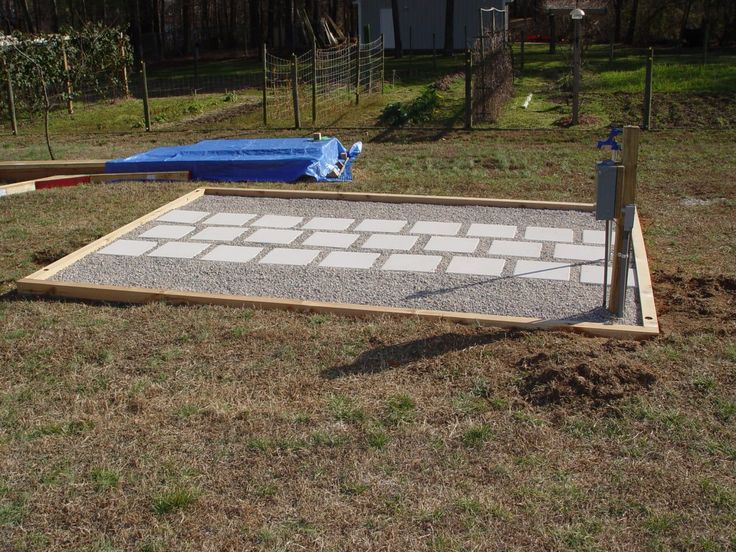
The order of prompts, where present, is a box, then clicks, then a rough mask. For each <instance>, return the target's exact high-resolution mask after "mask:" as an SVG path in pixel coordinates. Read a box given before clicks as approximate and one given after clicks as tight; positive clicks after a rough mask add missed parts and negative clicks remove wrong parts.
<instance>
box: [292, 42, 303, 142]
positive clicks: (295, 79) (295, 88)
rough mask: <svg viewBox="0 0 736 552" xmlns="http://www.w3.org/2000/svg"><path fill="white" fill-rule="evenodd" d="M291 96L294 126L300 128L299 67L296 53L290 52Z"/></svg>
mask: <svg viewBox="0 0 736 552" xmlns="http://www.w3.org/2000/svg"><path fill="white" fill-rule="evenodd" d="M291 96H292V99H293V100H294V128H295V129H297V130H299V129H300V128H302V119H301V116H300V114H299V68H298V67H297V61H296V54H291Z"/></svg>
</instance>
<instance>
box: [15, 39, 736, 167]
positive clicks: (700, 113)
mask: <svg viewBox="0 0 736 552" xmlns="http://www.w3.org/2000/svg"><path fill="white" fill-rule="evenodd" d="M513 50H514V56H515V59H516V62H517V74H516V77H515V81H514V95H513V98H512V99H511V100H510V101H509V102H508V104H507V105H506V107H505V108H504V109H503V111H502V113H501V116H500V117H499V120H498V121H496V122H492V123H491V122H476V126H477V127H479V128H499V129H557V128H559V127H560V125H561V124H562V123H563V122H564V121H565V120H566V119H567V118H569V116H570V113H571V106H570V93H569V90H568V88H569V72H570V70H569V64H570V48H569V45H566V44H560V45H559V46H558V49H557V53H556V54H555V55H550V54H549V53H547V46H546V45H541V44H528V45H527V46H526V49H525V63H524V69H523V71H521V70H520V48H519V45H518V44H515V45H514V46H513ZM645 59H646V50H643V49H630V48H627V49H619V50H617V51H616V54H615V56H614V61H613V62H612V63H611V62H609V59H608V49H607V47H604V46H601V45H595V46H591V47H590V48H589V49H588V50H586V54H585V57H584V71H583V84H582V100H581V101H582V107H581V113H582V115H583V117H582V124H581V128H584V129H599V130H600V131H601V132H602V131H603V129H605V128H607V127H610V126H611V125H618V126H620V125H624V124H641V121H642V105H643V88H644V72H645V69H644V67H645ZM701 62H702V54H701V52H700V51H699V50H698V51H695V50H682V51H677V50H673V49H669V50H658V51H657V52H656V53H655V68H654V76H655V79H654V102H653V128H659V129H664V128H702V129H717V130H723V129H733V128H736V105H734V102H733V101H732V98H733V91H734V90H736V69H734V68H736V54H734V53H733V52H732V51H727V50H724V51H717V52H712V53H711V55H710V56H709V62H708V64H707V65H705V66H703V65H702V63H701ZM463 67H464V58H463V56H462V55H459V54H456V55H454V56H451V57H444V56H441V55H438V56H437V58H436V60H433V58H432V56H431V55H427V54H407V55H405V56H404V57H403V58H402V59H400V60H396V59H393V58H390V57H388V58H386V65H385V70H384V73H385V85H384V87H383V93H382V94H379V93H375V94H364V95H363V96H362V97H361V102H360V105H359V106H356V105H355V101H354V100H355V98H354V95H353V94H349V93H348V94H345V95H344V97H342V98H340V99H338V100H334V99H333V100H330V101H322V100H321V99H320V101H319V107H318V112H317V120H316V121H315V122H313V121H312V112H311V90H310V89H308V88H305V89H304V90H301V95H300V105H301V121H302V125H303V127H304V128H317V129H319V128H344V129H353V128H368V129H370V128H376V127H378V128H380V127H383V126H385V124H384V123H383V122H382V120H381V113H382V111H383V110H384V109H385V108H386V106H387V105H389V104H391V103H395V102H403V103H404V104H409V103H411V102H412V101H414V100H415V99H416V98H418V97H419V96H420V95H421V94H422V93H423V92H425V91H426V89H427V86H428V85H430V84H433V85H434V86H435V87H436V88H437V92H438V101H437V103H436V105H435V107H434V108H433V109H432V110H430V111H429V112H427V113H426V115H427V117H426V120H425V121H423V122H422V123H419V124H417V125H416V126H420V127H433V128H462V127H463V125H464V119H463V117H464V93H465V92H464V80H463V74H462V71H463ZM198 73H199V75H200V77H201V79H203V80H204V79H206V80H207V83H208V86H209V85H210V84H213V83H217V82H218V79H221V80H222V83H223V85H222V91H220V92H217V93H212V92H209V93H193V92H192V90H191V88H192V87H194V86H196V83H195V81H194V80H193V65H192V64H190V63H189V62H186V61H185V62H179V63H174V64H170V65H168V66H160V67H158V68H156V67H155V66H154V67H153V68H151V70H150V71H149V77H150V78H151V90H152V93H153V92H154V91H155V90H156V87H157V86H159V85H161V86H164V87H165V88H166V89H167V90H170V91H169V92H167V94H178V95H172V96H170V97H153V98H152V99H151V117H152V124H153V127H154V129H156V130H158V131H165V132H169V131H173V132H181V131H185V130H197V131H205V130H215V129H220V130H223V129H227V130H234V129H259V128H263V122H262V121H263V115H262V103H261V101H262V100H261V90H260V88H259V86H260V84H259V83H260V62H259V61H258V60H257V59H254V58H247V59H246V58H238V59H232V60H218V61H204V60H203V61H201V62H200V64H199V67H198ZM241 77H242V82H241V81H239V80H237V79H240V78H241ZM233 79H235V80H233ZM287 92H288V91H287ZM529 94H532V101H531V104H530V106H529V108H528V109H524V108H523V107H522V104H523V102H524V100H525V99H526V97H527V96H528V95H529ZM153 95H154V96H156V94H153ZM164 95H165V94H164ZM287 96H288V97H287ZM279 105H280V107H279ZM279 105H275V104H274V103H273V101H272V100H271V99H269V105H268V107H269V120H268V128H270V129H286V128H290V127H292V126H293V125H294V118H293V115H292V114H291V107H290V105H291V96H290V93H289V94H286V95H284V96H283V97H282V99H281V103H280V104H279ZM19 122H20V134H21V136H23V137H28V136H33V137H36V136H40V135H41V134H42V133H43V125H42V117H41V116H36V117H29V116H28V115H27V114H21V116H20V121H19ZM143 126H144V125H143V102H142V101H141V100H140V99H127V100H122V99H120V100H115V101H103V102H92V103H83V102H77V103H76V113H75V114H73V115H69V114H68V113H66V111H65V110H63V109H62V108H61V106H60V107H59V108H58V109H56V110H54V111H53V112H52V114H51V134H52V140H53V139H54V137H55V136H58V135H59V134H64V133H65V132H75V133H77V132H89V133H95V134H114V133H119V132H123V133H126V132H129V131H130V130H139V131H141V132H143ZM3 128H4V129H5V131H6V132H8V131H7V124H6V122H5V121H3ZM19 141H21V140H19ZM58 149H59V151H60V152H62V153H61V155H63V151H64V150H65V144H63V141H62V143H61V144H60V145H59V147H58Z"/></svg>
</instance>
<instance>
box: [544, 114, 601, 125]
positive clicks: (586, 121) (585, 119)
mask: <svg viewBox="0 0 736 552" xmlns="http://www.w3.org/2000/svg"><path fill="white" fill-rule="evenodd" d="M600 122H601V120H600V119H599V118H598V117H594V116H593V115H580V116H579V121H578V124H580V125H597V124H598V123H600ZM553 124H554V125H555V126H558V127H562V128H569V127H571V126H573V125H572V115H565V116H564V117H560V118H559V119H557V120H556V121H555V122H554V123H553Z"/></svg>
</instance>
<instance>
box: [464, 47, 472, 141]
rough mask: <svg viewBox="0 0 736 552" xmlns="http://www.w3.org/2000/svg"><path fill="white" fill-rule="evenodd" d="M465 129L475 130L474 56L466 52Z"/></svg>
mask: <svg viewBox="0 0 736 552" xmlns="http://www.w3.org/2000/svg"><path fill="white" fill-rule="evenodd" d="M465 128H466V129H467V130H470V129H472V128H473V55H472V53H471V52H470V49H467V50H465Z"/></svg>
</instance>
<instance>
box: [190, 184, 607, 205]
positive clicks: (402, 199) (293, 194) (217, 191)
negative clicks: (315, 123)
mask: <svg viewBox="0 0 736 552" xmlns="http://www.w3.org/2000/svg"><path fill="white" fill-rule="evenodd" d="M205 195H218V196H238V197H273V198H277V199H333V200H343V201H376V202H381V203H424V204H431V205H478V206H487V207H507V208H508V207H516V208H528V209H555V210H568V211H569V210H575V211H594V210H595V204H593V203H570V202H560V201H535V200H517V199H496V198H483V197H459V196H429V195H410V194H383V193H366V192H339V191H329V190H288V189H272V188H219V187H207V188H205Z"/></svg>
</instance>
